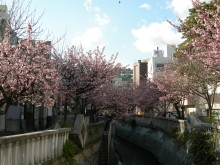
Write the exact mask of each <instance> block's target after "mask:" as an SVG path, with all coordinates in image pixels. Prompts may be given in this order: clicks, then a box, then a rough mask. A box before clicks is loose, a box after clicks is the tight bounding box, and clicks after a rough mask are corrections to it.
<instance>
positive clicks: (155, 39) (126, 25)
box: [0, 0, 192, 67]
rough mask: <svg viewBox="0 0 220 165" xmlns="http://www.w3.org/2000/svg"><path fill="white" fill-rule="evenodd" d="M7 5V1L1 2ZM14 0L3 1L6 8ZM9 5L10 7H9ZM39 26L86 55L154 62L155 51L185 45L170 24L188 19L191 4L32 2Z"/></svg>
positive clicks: (170, 0) (169, 0)
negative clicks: (94, 52) (96, 52)
mask: <svg viewBox="0 0 220 165" xmlns="http://www.w3.org/2000/svg"><path fill="white" fill-rule="evenodd" d="M3 1H4V2H3ZM9 1H11V0H1V1H0V2H1V3H6V4H7V2H9ZM9 6H10V3H9ZM31 7H32V8H33V9H36V11H37V13H39V14H40V13H42V12H44V14H43V17H42V19H41V23H42V26H43V28H45V29H47V30H48V31H49V32H50V33H51V34H53V36H56V37H59V36H63V35H64V34H65V40H63V42H64V43H65V44H66V45H68V46H70V45H75V46H78V45H82V47H83V48H84V49H85V50H94V49H96V47H97V46H99V47H100V48H102V47H105V54H106V57H110V56H111V55H112V54H116V53H118V58H117V62H121V63H122V64H123V65H128V66H130V67H132V65H133V64H134V63H135V62H137V60H143V59H146V58H150V57H152V53H153V50H155V49H156V48H157V47H159V48H160V49H162V50H165V45H166V44H175V45H178V44H179V43H181V42H182V41H183V40H182V39H181V34H180V33H178V32H177V31H176V30H175V29H174V28H173V27H172V26H171V25H170V24H169V23H168V22H167V20H170V21H172V22H174V23H177V20H178V18H181V19H184V18H185V17H186V16H187V15H188V9H189V8H191V7H192V4H191V0H120V3H119V0H32V3H31Z"/></svg>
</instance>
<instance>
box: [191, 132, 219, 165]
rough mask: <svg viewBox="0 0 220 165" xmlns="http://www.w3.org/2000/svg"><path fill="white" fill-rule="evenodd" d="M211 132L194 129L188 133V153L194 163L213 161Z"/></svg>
mask: <svg viewBox="0 0 220 165" xmlns="http://www.w3.org/2000/svg"><path fill="white" fill-rule="evenodd" d="M213 140H214V138H213V133H211V132H206V131H205V130H203V129H195V130H193V131H192V132H191V133H190V135H189V142H190V147H189V155H190V157H191V159H192V160H193V162H194V163H195V164H196V165H212V164H214V161H215V156H214V143H213V142H214V141H213Z"/></svg>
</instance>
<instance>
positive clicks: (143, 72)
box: [133, 59, 148, 85]
mask: <svg viewBox="0 0 220 165" xmlns="http://www.w3.org/2000/svg"><path fill="white" fill-rule="evenodd" d="M147 77H148V60H147V59H146V60H143V61H141V60H138V62H137V63H135V64H134V65H133V83H135V84H136V85H139V84H140V82H141V81H142V80H144V79H146V78H147Z"/></svg>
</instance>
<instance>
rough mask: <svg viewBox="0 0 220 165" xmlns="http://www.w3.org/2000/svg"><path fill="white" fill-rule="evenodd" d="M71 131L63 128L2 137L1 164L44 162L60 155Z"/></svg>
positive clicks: (18, 164)
mask: <svg viewBox="0 0 220 165" xmlns="http://www.w3.org/2000/svg"><path fill="white" fill-rule="evenodd" d="M69 132H70V129H69V128H61V129H57V130H46V131H39V132H33V133H25V134H19V135H13V136H3V137H0V164H1V165H21V164H22V165H29V164H42V163H45V162H47V161H48V160H52V159H54V158H56V157H59V156H61V155H62V153H63V145H64V143H65V142H66V140H67V139H68V136H69Z"/></svg>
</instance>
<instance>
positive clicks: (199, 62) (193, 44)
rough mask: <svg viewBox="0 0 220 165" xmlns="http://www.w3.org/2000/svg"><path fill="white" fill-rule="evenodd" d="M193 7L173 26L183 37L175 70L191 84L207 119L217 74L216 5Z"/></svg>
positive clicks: (216, 84)
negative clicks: (178, 23) (205, 107)
mask: <svg viewBox="0 0 220 165" xmlns="http://www.w3.org/2000/svg"><path fill="white" fill-rule="evenodd" d="M193 5H194V6H193V8H192V9H190V14H189V16H188V17H187V18H186V20H184V21H183V20H180V23H181V24H180V26H175V25H173V26H174V27H176V28H177V29H178V31H180V32H182V34H183V37H184V38H186V40H185V41H184V42H183V43H182V44H181V45H179V47H178V49H177V53H176V54H175V56H176V59H177V60H178V64H179V65H180V67H179V71H180V72H181V73H182V74H183V75H185V77H187V79H188V83H191V85H190V86H189V89H190V92H191V93H194V94H195V95H197V96H199V97H200V98H203V99H205V101H206V102H207V105H208V116H209V117H211V116H212V108H213V103H214V100H215V95H216V93H215V92H216V89H217V87H218V83H219V71H220V70H219V62H220V60H219V59H220V58H219V50H220V47H219V27H220V21H219V14H218V13H219V11H220V10H219V9H220V4H219V2H218V1H215V0H212V1H210V2H208V3H206V2H200V1H199V0H194V1H193ZM171 24H172V23H171Z"/></svg>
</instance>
